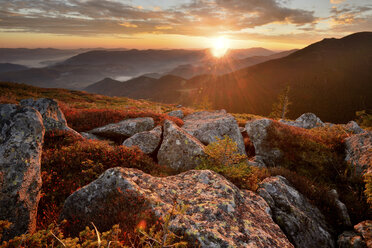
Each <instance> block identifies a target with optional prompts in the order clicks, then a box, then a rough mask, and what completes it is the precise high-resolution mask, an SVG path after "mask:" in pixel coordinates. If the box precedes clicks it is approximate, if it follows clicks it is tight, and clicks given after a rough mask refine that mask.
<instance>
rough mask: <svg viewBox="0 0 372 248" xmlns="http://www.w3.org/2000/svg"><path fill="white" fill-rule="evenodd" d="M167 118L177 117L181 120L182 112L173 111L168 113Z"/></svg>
mask: <svg viewBox="0 0 372 248" xmlns="http://www.w3.org/2000/svg"><path fill="white" fill-rule="evenodd" d="M168 115H169V116H173V117H177V118H180V119H182V118H183V117H184V114H183V111H182V110H174V111H171V112H169V113H168Z"/></svg>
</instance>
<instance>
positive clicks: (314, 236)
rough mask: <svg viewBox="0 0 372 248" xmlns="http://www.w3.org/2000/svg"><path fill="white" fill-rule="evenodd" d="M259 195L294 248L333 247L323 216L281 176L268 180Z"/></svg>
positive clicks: (260, 187)
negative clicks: (268, 206)
mask: <svg viewBox="0 0 372 248" xmlns="http://www.w3.org/2000/svg"><path fill="white" fill-rule="evenodd" d="M258 193H259V195H260V196H262V197H263V198H264V199H265V200H266V202H267V203H268V204H269V205H270V208H271V211H272V214H273V219H274V221H275V222H276V223H277V224H278V225H279V226H280V227H281V229H282V230H283V231H284V233H285V234H286V235H287V237H288V239H289V240H290V241H291V242H292V244H294V246H295V247H307V248H312V247H313V248H318V247H334V241H333V239H332V235H331V234H330V231H329V229H328V227H327V224H326V222H325V218H324V216H323V215H322V214H321V212H320V211H319V210H318V209H317V208H316V207H314V206H312V205H311V204H310V203H309V202H308V200H307V199H306V198H305V197H304V196H303V195H302V194H300V193H299V192H298V191H297V190H296V189H295V188H293V187H292V186H291V185H290V183H289V182H288V181H287V179H285V178H284V177H282V176H276V177H270V178H266V179H265V180H263V181H262V183H260V185H259V190H258Z"/></svg>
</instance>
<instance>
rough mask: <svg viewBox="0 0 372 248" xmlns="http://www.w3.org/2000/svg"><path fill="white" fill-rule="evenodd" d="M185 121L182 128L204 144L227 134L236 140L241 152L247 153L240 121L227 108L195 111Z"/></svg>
mask: <svg viewBox="0 0 372 248" xmlns="http://www.w3.org/2000/svg"><path fill="white" fill-rule="evenodd" d="M183 121H184V125H183V127H182V128H183V129H184V130H185V131H186V132H188V133H189V134H191V135H192V136H194V137H196V138H197V139H198V140H200V141H201V142H202V143H203V144H204V145H208V144H209V143H211V142H214V141H216V137H217V138H220V139H221V138H223V136H225V135H227V136H229V137H230V138H231V139H232V140H233V141H235V142H236V144H237V145H238V150H239V152H240V153H241V154H246V152H245V147H244V140H243V136H242V134H241V132H240V129H239V126H238V123H237V122H236V120H235V118H234V117H233V116H232V115H231V114H227V113H226V111H225V110H220V111H214V112H208V111H202V112H197V113H193V114H190V115H188V116H186V117H185V118H184V119H183Z"/></svg>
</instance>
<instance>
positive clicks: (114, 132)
mask: <svg viewBox="0 0 372 248" xmlns="http://www.w3.org/2000/svg"><path fill="white" fill-rule="evenodd" d="M153 128H154V119H152V118H151V117H142V118H134V119H127V120H123V121H120V122H118V123H113V124H108V125H106V126H103V127H98V128H95V129H93V130H91V131H89V133H92V134H95V135H98V136H101V137H107V138H115V137H121V138H124V139H126V138H129V137H131V136H133V135H135V134H136V133H140V132H144V131H150V130H151V129H153Z"/></svg>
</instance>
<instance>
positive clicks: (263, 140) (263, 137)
mask: <svg viewBox="0 0 372 248" xmlns="http://www.w3.org/2000/svg"><path fill="white" fill-rule="evenodd" d="M272 123H273V121H272V120H269V119H260V120H254V121H249V122H247V124H246V125H245V129H246V130H247V133H248V136H249V139H250V140H251V142H252V143H253V145H254V149H255V153H256V156H255V157H254V161H255V162H256V163H257V164H258V165H259V166H260V167H264V166H265V165H266V166H275V165H276V160H277V159H279V158H280V157H281V156H282V154H281V151H280V150H279V149H277V148H275V147H272V146H271V145H270V142H269V141H268V140H267V139H268V128H270V126H271V125H272Z"/></svg>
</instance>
